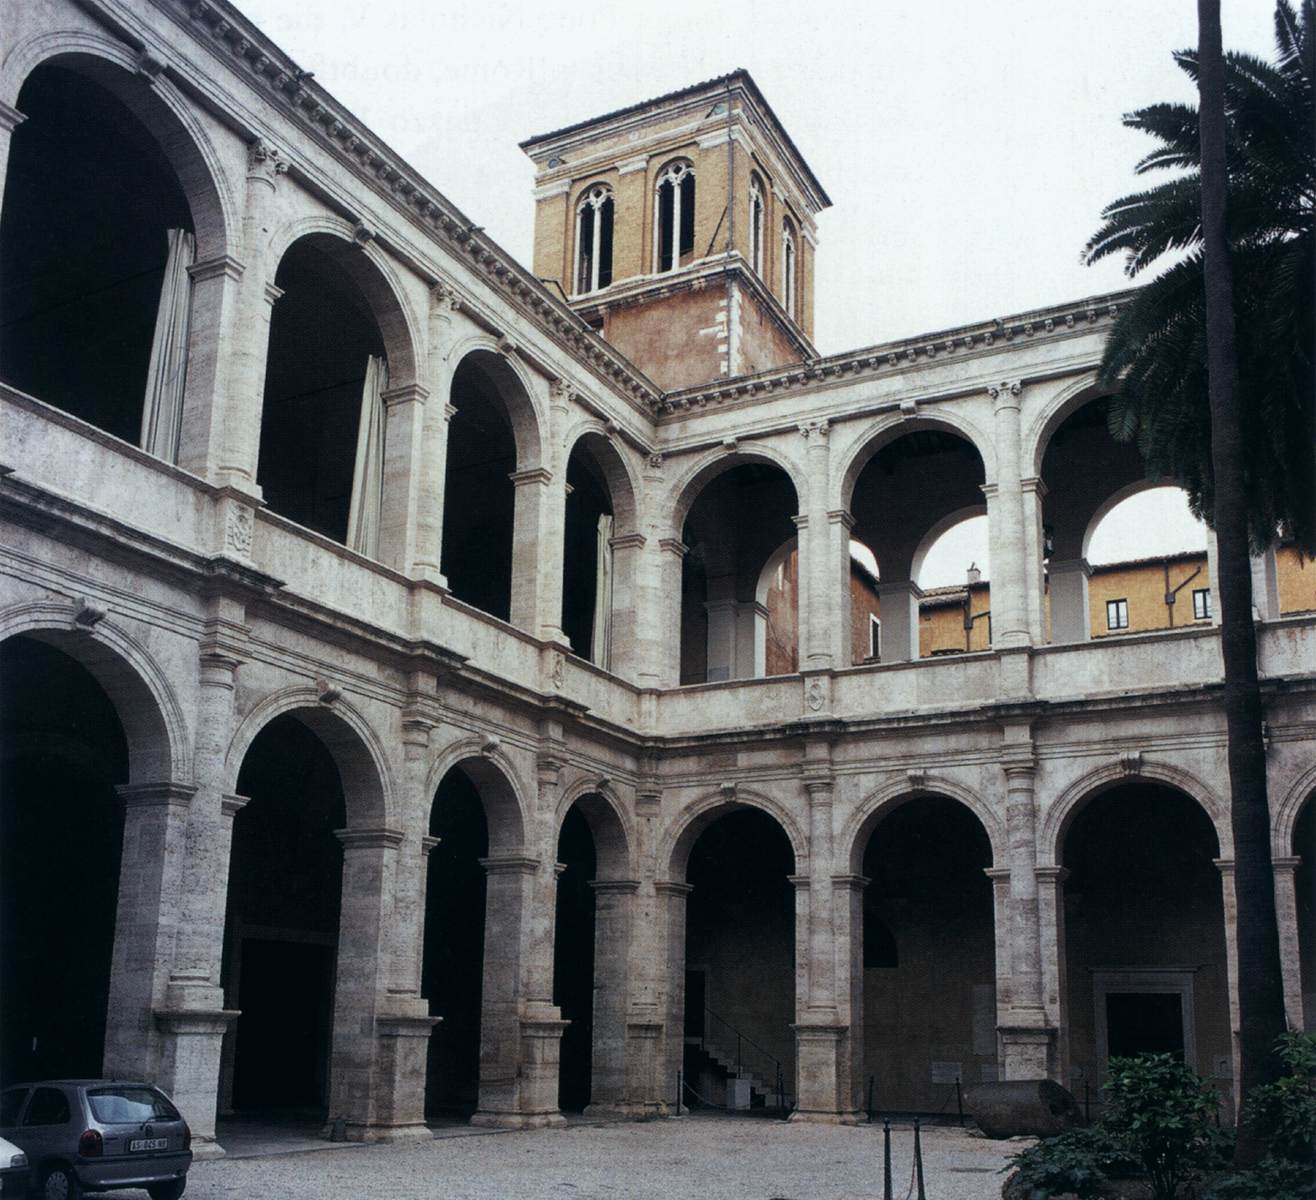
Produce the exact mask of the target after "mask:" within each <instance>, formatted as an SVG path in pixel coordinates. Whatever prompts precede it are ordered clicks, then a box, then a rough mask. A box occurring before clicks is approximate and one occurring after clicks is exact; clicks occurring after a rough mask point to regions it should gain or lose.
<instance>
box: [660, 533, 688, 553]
mask: <svg viewBox="0 0 1316 1200" xmlns="http://www.w3.org/2000/svg"><path fill="white" fill-rule="evenodd" d="M658 547H659V549H661V550H664V551H666V552H667V553H668V554H675V555H676V557H677V558H684V557H685V556H686V555H687V554H689V553H690V547H689V546H687V545H686V544H685V543H684V542H683V541H681V539H680V538H670V537H668V538H659V539H658Z"/></svg>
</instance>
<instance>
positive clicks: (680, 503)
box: [666, 442, 808, 538]
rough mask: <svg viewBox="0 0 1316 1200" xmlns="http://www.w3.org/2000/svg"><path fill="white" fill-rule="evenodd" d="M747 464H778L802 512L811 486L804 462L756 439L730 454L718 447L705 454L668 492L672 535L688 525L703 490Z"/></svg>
mask: <svg viewBox="0 0 1316 1200" xmlns="http://www.w3.org/2000/svg"><path fill="white" fill-rule="evenodd" d="M746 463H766V464H767V465H769V466H773V467H778V468H779V469H780V470H781V471H782V472H783V473H784V474H785V476H786V478H787V479H788V480H789V481H790V485H791V487H792V489H794V492H795V511H796V512H799V511H800V498H801V497H802V496H805V495H807V494H808V485H807V481H806V479H805V477H804V469H803V466H802V464H800V463H798V462H796V461H795V460H794V459H792V458H791V457H790V456H789V455H786V454H783V453H782V452H781V451H779V450H777V449H775V448H773V447H771V446H765V445H763V444H762V443H759V442H755V443H754V444H753V446H747V447H745V448H744V449H736V450H734V451H732V452H730V453H728V452H727V451H726V449H725V448H722V447H718V448H717V449H715V450H710V451H708V452H707V453H706V454H703V455H701V456H700V457H699V459H698V460H697V461H696V462H695V464H694V465H693V466H692V467H690V468H689V469H688V470H687V471H686V473H685V474H684V475H683V476H682V477H681V478H680V479H679V480H678V481H677V482H676V484H675V485H673V487H672V489H671V491H670V492H669V493H668V503H667V506H666V507H667V508H668V510H669V511H670V512H671V514H672V518H671V523H670V524H671V529H672V531H673V532H672V536H673V537H676V538H679V537H680V536H681V530H682V528H683V527H684V526H685V521H686V518H687V517H688V516H689V515H690V510H691V508H692V507H693V506H694V503H695V501H696V500H698V499H699V495H700V493H701V492H702V491H703V490H704V489H705V488H706V487H707V486H708V485H709V484H710V483H712V482H713V480H715V479H716V478H717V477H718V476H719V475H724V474H725V473H726V472H727V471H730V470H731V469H732V468H733V467H739V466H743V465H744V464H746Z"/></svg>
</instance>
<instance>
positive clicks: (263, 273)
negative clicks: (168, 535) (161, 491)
mask: <svg viewBox="0 0 1316 1200" xmlns="http://www.w3.org/2000/svg"><path fill="white" fill-rule="evenodd" d="M287 170H288V164H287V162H286V160H285V159H284V158H283V157H282V155H280V153H279V152H278V151H277V150H275V149H274V148H273V147H272V146H269V145H267V144H266V143H265V142H260V141H258V142H255V143H254V144H253V145H252V146H250V147H249V150H248V154H247V207H246V212H245V213H244V216H243V221H242V255H243V260H244V262H245V270H244V271H243V274H242V288H241V291H242V296H241V301H240V308H239V314H238V318H239V319H238V327H237V329H236V330H235V331H234V332H235V336H234V338H233V345H232V346H231V347H229V348H228V353H229V356H230V367H229V370H230V376H229V383H230V388H231V390H230V392H229V395H228V397H227V400H226V402H225V404H224V419H223V421H222V423H221V427H222V430H223V433H222V436H221V437H220V438H219V445H218V446H217V447H216V449H217V458H216V459H215V460H214V461H213V462H212V463H211V478H212V479H213V481H214V482H216V483H219V484H223V485H228V486H231V487H234V488H237V489H238V490H239V491H244V492H250V493H253V494H255V495H259V494H260V491H259V488H258V487H257V485H256V467H257V463H258V461H259V458H260V425H261V410H262V407H263V405H264V400H265V364H266V360H267V358H268V356H269V349H270V316H271V314H272V312H273V308H274V302H275V301H276V300H277V299H278V298H279V297H280V296H281V295H282V294H283V293H282V292H281V291H280V290H279V288H277V287H276V286H275V284H274V275H275V272H276V271H277V270H278V265H279V264H278V263H277V262H273V261H271V257H272V256H271V253H270V249H271V248H270V245H269V237H270V228H271V226H272V224H273V217H272V214H273V209H274V195H275V189H276V188H277V186H278V181H279V177H280V176H282V175H284V174H286V173H287Z"/></svg>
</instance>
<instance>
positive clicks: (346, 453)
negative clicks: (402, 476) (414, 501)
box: [256, 234, 387, 556]
mask: <svg viewBox="0 0 1316 1200" xmlns="http://www.w3.org/2000/svg"><path fill="white" fill-rule="evenodd" d="M361 255H362V251H361V250H360V249H359V248H357V247H354V246H352V245H351V244H349V243H348V242H346V241H344V240H343V239H341V238H337V237H333V236H332V235H329V234H308V235H306V236H305V237H301V238H298V239H297V241H295V242H293V244H292V245H291V246H289V247H288V249H287V251H286V252H285V253H284V255H283V258H282V259H281V260H280V262H279V269H278V272H277V273H276V275H275V283H276V285H277V286H278V287H279V288H281V289H282V293H283V294H282V295H281V296H280V297H279V298H278V300H276V301H275V304H274V313H273V316H272V318H271V321H270V347H269V357H268V360H267V364H266V371H265V398H264V402H263V407H262V409H261V430H260V460H259V465H258V468H257V476H256V478H257V482H258V483H259V484H260V486H261V488H262V489H263V491H264V496H265V500H266V503H267V504H268V505H269V507H270V508H271V509H272V510H273V511H274V512H277V513H279V514H281V515H282V516H285V517H287V518H288V519H289V520H292V521H296V522H297V524H299V525H304V526H305V527H306V528H308V529H313V530H315V531H316V532H317V533H322V534H324V535H325V536H326V537H329V538H332V539H333V540H334V541H336V542H343V543H344V544H349V545H352V547H353V548H354V549H357V550H360V551H361V552H362V553H365V554H369V555H371V556H374V555H377V554H378V522H379V502H380V489H381V488H382V468H383V457H382V455H383V442H382V424H383V414H382V402H381V401H380V399H379V393H380V391H382V390H383V388H384V387H385V386H386V384H387V367H386V365H385V349H384V338H383V335H382V334H381V332H380V327H379V323H378V321H377V320H376V318H375V315H374V312H373V310H372V307H371V304H370V301H369V300H368V299H367V296H366V294H365V292H364V290H363V288H362V286H361V282H360V275H361V272H362V270H363V269H364V260H361V259H360V256H361ZM352 256H356V258H353V257H352ZM372 422H373V424H374V425H377V426H378V432H377V433H376V432H375V430H374V428H373V427H372ZM363 434H364V436H363ZM372 435H374V436H373V437H372ZM354 482H355V485H356V486H355V488H354ZM354 510H355V511H354ZM372 529H373V532H372Z"/></svg>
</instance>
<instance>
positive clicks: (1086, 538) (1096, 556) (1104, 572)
mask: <svg viewBox="0 0 1316 1200" xmlns="http://www.w3.org/2000/svg"><path fill="white" fill-rule="evenodd" d="M1108 410H1109V401H1108V398H1107V397H1104V396H1098V397H1096V398H1093V399H1088V400H1084V401H1081V402H1080V403H1079V404H1078V406H1077V407H1076V408H1074V409H1073V411H1071V412H1069V413H1068V414H1067V415H1066V416H1064V418H1063V419H1061V420H1060V421H1059V422H1058V424H1057V425H1056V427H1055V431H1054V432H1053V433H1052V434H1051V436H1050V438H1049V439H1048V440H1047V442H1046V449H1045V452H1044V453H1043V455H1042V461H1041V475H1042V482H1043V483H1044V484H1045V494H1044V497H1043V500H1042V522H1043V533H1044V538H1043V541H1044V546H1043V554H1044V556H1045V559H1046V621H1047V626H1048V629H1049V636H1050V640H1051V641H1052V642H1058V643H1060V642H1080V641H1086V640H1087V639H1088V638H1090V637H1104V636H1108V635H1118V634H1124V633H1138V632H1147V631H1150V630H1155V629H1174V628H1180V627H1182V626H1184V625H1193V624H1199V623H1200V624H1209V623H1210V622H1211V620H1212V610H1213V596H1212V592H1211V579H1210V571H1209V568H1208V562H1207V548H1206V547H1207V541H1206V530H1205V527H1204V526H1203V525H1202V524H1201V522H1200V521H1198V520H1197V519H1196V518H1195V517H1193V516H1192V514H1191V513H1190V512H1189V511H1188V505H1187V497H1186V495H1185V493H1184V492H1183V491H1182V490H1181V489H1180V488H1177V487H1173V486H1168V485H1161V486H1158V485H1157V483H1156V481H1154V480H1150V479H1148V478H1147V468H1146V463H1145V462H1144V460H1143V457H1142V454H1141V453H1140V452H1139V450H1138V447H1137V445H1136V444H1135V443H1133V442H1120V441H1116V440H1115V438H1114V437H1113V436H1112V435H1111V433H1110V428H1109V415H1108Z"/></svg>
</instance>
